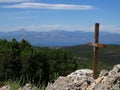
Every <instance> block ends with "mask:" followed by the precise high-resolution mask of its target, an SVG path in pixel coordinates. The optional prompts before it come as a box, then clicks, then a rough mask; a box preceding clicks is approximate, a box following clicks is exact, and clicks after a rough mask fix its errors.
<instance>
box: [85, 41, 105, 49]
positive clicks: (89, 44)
mask: <svg viewBox="0 0 120 90" xmlns="http://www.w3.org/2000/svg"><path fill="white" fill-rule="evenodd" d="M87 45H88V46H94V47H99V48H106V45H105V44H98V43H92V42H88V43H87Z"/></svg>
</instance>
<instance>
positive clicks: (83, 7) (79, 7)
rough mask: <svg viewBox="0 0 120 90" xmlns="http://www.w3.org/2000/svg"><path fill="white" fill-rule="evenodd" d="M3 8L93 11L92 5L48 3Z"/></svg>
mask: <svg viewBox="0 0 120 90" xmlns="http://www.w3.org/2000/svg"><path fill="white" fill-rule="evenodd" d="M1 8H37V9H54V10H91V9H94V7H93V6H90V5H72V4H47V3H32V2H31V3H20V4H13V5H4V6H1Z"/></svg>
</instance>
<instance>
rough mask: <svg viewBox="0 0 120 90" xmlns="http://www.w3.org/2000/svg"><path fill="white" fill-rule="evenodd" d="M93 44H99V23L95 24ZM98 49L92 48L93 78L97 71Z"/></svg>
mask: <svg viewBox="0 0 120 90" xmlns="http://www.w3.org/2000/svg"><path fill="white" fill-rule="evenodd" d="M94 42H95V44H98V43H99V23H95V33H94ZM97 59H98V47H97V46H94V52H93V77H94V79H96V78H97V69H98V60H97Z"/></svg>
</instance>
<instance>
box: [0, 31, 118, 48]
mask: <svg viewBox="0 0 120 90" xmlns="http://www.w3.org/2000/svg"><path fill="white" fill-rule="evenodd" d="M93 37H94V36H93V33H92V32H83V31H74V32H71V31H65V30H54V31H49V32H33V31H27V30H25V29H20V30H18V31H13V32H0V38H6V39H8V40H11V39H12V38H16V39H17V40H21V39H23V38H24V39H26V40H28V41H29V42H30V43H31V44H32V45H34V46H71V45H77V44H86V43H87V42H88V41H93ZM119 38H120V34H115V33H108V32H101V33H100V42H102V43H109V44H120V39H119Z"/></svg>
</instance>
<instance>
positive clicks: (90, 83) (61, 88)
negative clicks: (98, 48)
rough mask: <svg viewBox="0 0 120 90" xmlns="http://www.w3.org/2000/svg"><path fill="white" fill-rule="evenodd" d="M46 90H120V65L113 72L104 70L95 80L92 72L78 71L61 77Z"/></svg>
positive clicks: (87, 70)
mask: <svg viewBox="0 0 120 90" xmlns="http://www.w3.org/2000/svg"><path fill="white" fill-rule="evenodd" d="M46 90H120V64H118V65H115V66H114V67H113V69H112V70H110V71H107V70H102V71H101V73H100V75H99V77H98V78H97V79H95V80H94V79H93V77H92V70H89V69H82V70H77V71H75V72H73V73H71V74H69V75H68V76H66V77H59V78H58V79H57V80H56V81H55V82H54V83H53V84H51V83H49V84H48V86H47V87H46Z"/></svg>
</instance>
